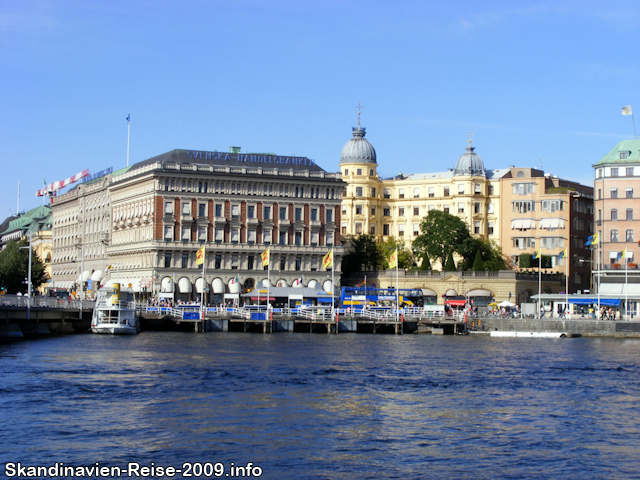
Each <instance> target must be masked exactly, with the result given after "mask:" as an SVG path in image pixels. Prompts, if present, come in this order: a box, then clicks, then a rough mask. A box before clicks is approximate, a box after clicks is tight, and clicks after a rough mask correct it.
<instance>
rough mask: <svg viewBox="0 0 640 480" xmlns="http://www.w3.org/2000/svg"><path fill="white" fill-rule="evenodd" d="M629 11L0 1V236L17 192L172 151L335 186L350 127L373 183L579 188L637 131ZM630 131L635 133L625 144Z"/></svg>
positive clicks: (244, 1)
mask: <svg viewBox="0 0 640 480" xmlns="http://www.w3.org/2000/svg"><path fill="white" fill-rule="evenodd" d="M638 18H640V3H639V2H637V1H608V2H599V1H563V0H558V1H549V2H544V1H543V2H528V3H525V4H524V6H521V5H520V3H519V2H502V1H494V2H491V1H483V2H477V1H475V2H472V1H468V2H465V1H455V0H454V1H451V2H429V1H421V2H419V1H403V0H397V1H395V2H388V1H387V2H383V1H376V0H368V1H348V0H342V1H333V0H327V1H323V0H315V1H293V0H291V1H279V0H270V1H257V0H229V1H227V0H220V1H198V0H194V1H187V2H184V1H161V0H160V1H150V0H149V1H132V0H129V1H119V0H115V1H109V2H98V1H88V0H85V1H74V0H65V1H62V0H61V1H47V0H43V1H37V0H32V1H7V0H5V1H2V2H0V69H1V70H0V86H1V88H2V98H3V101H2V108H1V109H0V162H1V164H2V172H3V174H4V175H3V177H4V182H3V187H4V188H2V190H1V191H0V207H1V208H2V210H1V211H0V217H1V218H5V217H6V216H8V215H9V214H10V213H15V211H16V208H17V191H18V182H20V191H21V195H20V210H27V209H29V208H33V207H36V206H38V205H40V204H41V203H42V200H41V199H39V198H36V197H35V191H36V190H37V189H38V188H41V187H42V183H43V177H45V178H46V180H47V182H51V181H55V180H63V179H65V178H67V177H70V176H71V175H74V174H76V173H78V172H80V171H82V170H84V169H86V168H88V169H89V170H90V171H91V172H92V173H93V172H97V171H99V170H102V169H105V168H108V167H114V169H117V168H120V167H123V166H125V165H126V151H127V122H126V120H125V118H126V117H127V114H128V113H129V112H131V144H130V163H135V162H138V161H142V160H145V159H147V158H150V157H153V156H155V155H159V154H161V153H164V152H167V151H170V150H173V149H175V148H182V149H189V150H209V151H212V150H220V151H226V150H227V149H228V148H229V147H230V146H232V145H233V146H240V147H242V151H243V152H245V151H247V152H264V153H276V154H278V155H298V156H306V157H309V158H312V159H314V160H315V161H316V162H317V163H318V164H319V165H320V166H321V167H322V168H324V169H325V170H327V171H338V170H339V166H338V165H339V160H340V151H341V149H342V147H343V146H344V144H345V143H346V142H347V141H348V140H349V139H350V138H351V127H353V126H355V125H356V111H357V110H356V106H357V104H358V103H361V104H362V105H363V108H362V125H363V126H364V127H366V128H367V139H368V140H369V141H370V142H371V143H372V144H373V146H374V147H375V149H376V151H377V154H378V164H379V172H380V173H381V174H383V175H386V176H391V175H395V174H397V173H398V172H402V173H422V172H434V171H442V170H446V169H447V168H453V167H454V166H455V163H456V160H457V159H458V157H459V156H460V155H461V154H462V153H464V151H465V147H466V143H467V134H468V132H469V131H471V132H472V134H473V143H474V146H475V147H476V153H478V154H479V155H480V156H481V157H482V159H483V161H484V164H485V167H486V168H490V169H493V168H505V167H508V166H509V165H516V166H528V167H536V168H540V166H541V165H542V168H543V169H544V170H545V171H547V172H552V173H553V174H554V175H558V176H560V177H563V178H567V179H570V180H575V181H579V182H581V183H585V184H592V179H593V169H592V167H591V165H592V164H593V163H595V162H597V161H598V160H600V159H601V158H602V156H604V155H605V154H606V153H607V152H608V151H609V150H610V149H611V148H613V147H614V146H615V144H616V143H617V142H618V141H620V140H623V139H629V138H633V126H632V122H631V117H629V116H622V115H621V108H622V107H623V106H625V105H629V104H632V105H633V108H634V110H635V113H638V115H639V116H640V92H639V86H640V64H639V60H640V42H639V40H640V33H639V29H638V26H637V20H638ZM638 126H639V127H640V118H639V125H638Z"/></svg>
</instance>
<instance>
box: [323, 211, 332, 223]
mask: <svg viewBox="0 0 640 480" xmlns="http://www.w3.org/2000/svg"><path fill="white" fill-rule="evenodd" d="M325 213H326V217H327V223H331V222H333V210H327V211H326V212H325Z"/></svg>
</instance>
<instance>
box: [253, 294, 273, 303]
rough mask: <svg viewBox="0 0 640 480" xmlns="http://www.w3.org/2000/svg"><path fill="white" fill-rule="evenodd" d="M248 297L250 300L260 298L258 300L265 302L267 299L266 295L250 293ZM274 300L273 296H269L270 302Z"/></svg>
mask: <svg viewBox="0 0 640 480" xmlns="http://www.w3.org/2000/svg"><path fill="white" fill-rule="evenodd" d="M249 298H250V299H251V300H260V301H265V302H266V301H267V296H266V295H262V296H261V297H258V295H256V296H253V295H252V296H250V297H249ZM275 300H276V299H275V298H274V297H269V301H270V302H275Z"/></svg>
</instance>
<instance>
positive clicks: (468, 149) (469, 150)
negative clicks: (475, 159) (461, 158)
mask: <svg viewBox="0 0 640 480" xmlns="http://www.w3.org/2000/svg"><path fill="white" fill-rule="evenodd" d="M467 137H469V145H467V152H473V151H474V150H475V147H474V146H473V145H471V137H473V134H472V133H471V130H469V133H468V134H467Z"/></svg>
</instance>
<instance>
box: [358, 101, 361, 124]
mask: <svg viewBox="0 0 640 480" xmlns="http://www.w3.org/2000/svg"><path fill="white" fill-rule="evenodd" d="M361 108H362V106H361V105H360V102H358V130H360V109H361Z"/></svg>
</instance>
